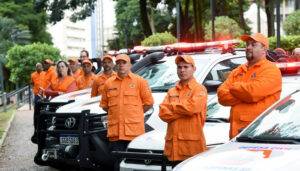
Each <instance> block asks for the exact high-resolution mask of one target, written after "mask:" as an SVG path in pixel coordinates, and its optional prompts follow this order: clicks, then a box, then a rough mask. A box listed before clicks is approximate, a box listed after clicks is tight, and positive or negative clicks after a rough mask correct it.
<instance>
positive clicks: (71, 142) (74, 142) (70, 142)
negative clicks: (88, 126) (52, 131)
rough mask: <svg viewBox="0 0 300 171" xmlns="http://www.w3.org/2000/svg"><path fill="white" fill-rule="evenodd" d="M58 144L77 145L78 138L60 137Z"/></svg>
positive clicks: (72, 136) (70, 136)
mask: <svg viewBox="0 0 300 171" xmlns="http://www.w3.org/2000/svg"><path fill="white" fill-rule="evenodd" d="M59 143H60V144H64V145H79V137H77V136H74V135H61V136H60V137H59Z"/></svg>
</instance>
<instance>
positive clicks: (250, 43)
mask: <svg viewBox="0 0 300 171" xmlns="http://www.w3.org/2000/svg"><path fill="white" fill-rule="evenodd" d="M241 39H242V40H243V41H245V42H246V58H247V61H248V62H247V63H246V64H243V65H241V66H239V67H237V68H236V69H234V70H233V71H232V72H231V73H230V75H229V76H228V78H227V80H226V81H225V82H224V83H223V84H222V85H221V86H220V87H219V88H218V98H219V102H220V104H222V105H224V106H231V110H230V133H229V136H230V138H233V137H235V136H236V135H237V134H238V133H239V132H240V131H241V130H242V129H243V128H245V127H246V126H247V125H249V124H250V123H251V122H252V121H253V120H254V119H255V118H256V117H257V116H258V115H259V114H260V113H262V112H263V111H264V110H265V109H267V108H268V107H269V106H270V105H272V104H273V103H274V102H275V101H277V100H278V99H279V98H280V93H281V82H282V81H281V73H280V70H279V69H278V68H277V67H276V65H275V64H273V63H272V62H270V61H268V60H267V59H266V53H267V49H268V48H269V41H268V39H267V37H265V36H264V35H263V34H261V33H255V34H253V35H251V36H250V35H243V36H241Z"/></svg>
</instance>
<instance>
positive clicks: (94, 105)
mask: <svg viewBox="0 0 300 171" xmlns="http://www.w3.org/2000/svg"><path fill="white" fill-rule="evenodd" d="M100 100H101V96H96V97H92V98H91V97H90V98H88V99H86V100H84V101H82V100H80V101H75V102H73V103H70V104H67V105H64V106H61V107H59V108H58V109H57V110H56V113H80V112H81V111H83V110H90V113H97V114H102V113H106V112H105V111H104V110H103V109H102V108H101V107H100V106H99V105H100Z"/></svg>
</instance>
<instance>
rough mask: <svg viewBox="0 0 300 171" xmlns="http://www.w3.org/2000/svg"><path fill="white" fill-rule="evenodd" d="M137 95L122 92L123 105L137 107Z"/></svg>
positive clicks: (130, 92) (131, 92) (134, 92)
mask: <svg viewBox="0 0 300 171" xmlns="http://www.w3.org/2000/svg"><path fill="white" fill-rule="evenodd" d="M138 102H139V100H138V94H137V92H136V91H135V90H134V91H124V104H130V105H138Z"/></svg>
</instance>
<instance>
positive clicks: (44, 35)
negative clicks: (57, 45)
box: [0, 0, 52, 44]
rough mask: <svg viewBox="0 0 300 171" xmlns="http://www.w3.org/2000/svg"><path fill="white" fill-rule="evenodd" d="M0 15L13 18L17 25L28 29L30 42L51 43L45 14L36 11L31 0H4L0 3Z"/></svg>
mask: <svg viewBox="0 0 300 171" xmlns="http://www.w3.org/2000/svg"><path fill="white" fill-rule="evenodd" d="M0 16H2V17H6V18H10V19H13V20H14V21H15V22H16V24H17V25H18V27H20V28H23V29H25V30H26V29H27V30H29V31H30V34H31V38H30V41H31V43H32V42H43V43H48V44H51V43H52V42H51V35H50V34H49V33H48V32H47V31H46V24H47V14H46V12H45V11H41V12H36V11H35V10H34V7H33V0H4V1H3V2H1V5H0Z"/></svg>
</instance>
